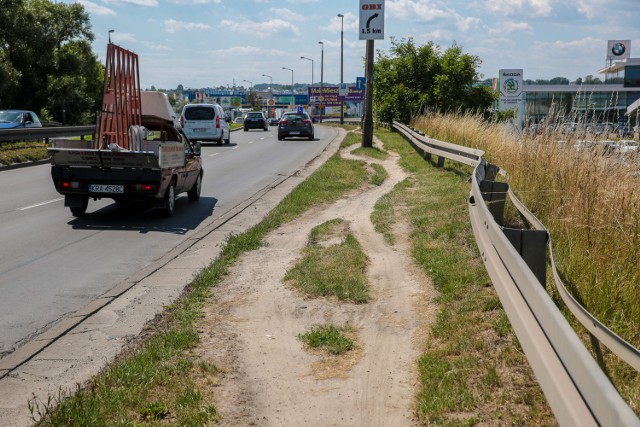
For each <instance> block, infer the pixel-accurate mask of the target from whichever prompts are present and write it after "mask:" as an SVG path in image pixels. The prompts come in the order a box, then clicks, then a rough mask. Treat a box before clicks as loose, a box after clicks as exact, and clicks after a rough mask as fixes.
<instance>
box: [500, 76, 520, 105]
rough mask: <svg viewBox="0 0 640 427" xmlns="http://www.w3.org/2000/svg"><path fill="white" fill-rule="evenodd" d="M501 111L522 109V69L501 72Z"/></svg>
mask: <svg viewBox="0 0 640 427" xmlns="http://www.w3.org/2000/svg"><path fill="white" fill-rule="evenodd" d="M499 78H500V81H499V83H498V84H499V86H500V111H507V110H514V109H520V106H521V104H522V85H523V84H524V79H523V77H522V69H514V70H500V73H499Z"/></svg>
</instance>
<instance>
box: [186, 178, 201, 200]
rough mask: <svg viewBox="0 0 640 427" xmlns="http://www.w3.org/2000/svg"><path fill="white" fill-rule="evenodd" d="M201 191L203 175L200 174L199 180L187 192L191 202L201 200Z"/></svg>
mask: <svg viewBox="0 0 640 427" xmlns="http://www.w3.org/2000/svg"><path fill="white" fill-rule="evenodd" d="M200 189H202V174H198V179H196V182H195V183H194V184H193V187H191V190H189V191H187V196H189V201H190V202H195V201H196V200H198V199H199V198H200Z"/></svg>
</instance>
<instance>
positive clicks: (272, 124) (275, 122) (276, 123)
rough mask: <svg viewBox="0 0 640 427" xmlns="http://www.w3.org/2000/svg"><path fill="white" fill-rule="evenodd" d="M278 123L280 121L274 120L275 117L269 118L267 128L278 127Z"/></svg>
mask: <svg viewBox="0 0 640 427" xmlns="http://www.w3.org/2000/svg"><path fill="white" fill-rule="evenodd" d="M279 121H280V120H278V119H276V118H275V117H271V118H270V119H269V126H278V122H279Z"/></svg>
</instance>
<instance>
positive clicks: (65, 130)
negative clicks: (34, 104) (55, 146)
mask: <svg viewBox="0 0 640 427" xmlns="http://www.w3.org/2000/svg"><path fill="white" fill-rule="evenodd" d="M95 131H96V127H95V125H91V126H60V127H42V128H24V129H5V130H0V142H12V141H39V140H44V141H45V142H47V143H48V142H49V138H62V137H69V136H80V137H84V136H86V135H93V134H94V133H95Z"/></svg>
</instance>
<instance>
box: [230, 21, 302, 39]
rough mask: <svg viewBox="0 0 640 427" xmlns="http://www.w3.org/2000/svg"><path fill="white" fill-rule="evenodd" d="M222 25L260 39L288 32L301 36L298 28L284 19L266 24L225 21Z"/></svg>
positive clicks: (266, 22)
mask: <svg viewBox="0 0 640 427" xmlns="http://www.w3.org/2000/svg"><path fill="white" fill-rule="evenodd" d="M221 24H222V25H223V26H225V27H228V28H229V29H231V30H232V31H235V32H238V33H244V34H251V35H254V36H257V37H260V38H265V37H269V36H272V35H273V34H276V33H279V32H282V31H286V30H289V31H291V32H292V33H294V34H296V35H298V34H300V29H299V28H298V27H296V26H295V25H293V24H292V23H290V22H287V21H284V20H282V19H271V20H269V21H265V22H255V21H230V20H224V21H222V22H221Z"/></svg>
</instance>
